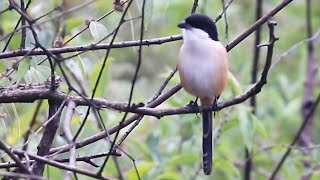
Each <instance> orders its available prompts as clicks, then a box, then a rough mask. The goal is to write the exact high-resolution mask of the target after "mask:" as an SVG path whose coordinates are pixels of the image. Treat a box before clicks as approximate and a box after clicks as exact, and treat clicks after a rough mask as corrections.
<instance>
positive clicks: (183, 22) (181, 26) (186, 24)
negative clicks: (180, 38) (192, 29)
mask: <svg viewBox="0 0 320 180" xmlns="http://www.w3.org/2000/svg"><path fill="white" fill-rule="evenodd" d="M189 26H190V25H189V24H188V23H187V22H186V21H185V20H183V21H181V22H180V23H179V24H178V27H179V28H181V29H187V28H188V27H189Z"/></svg>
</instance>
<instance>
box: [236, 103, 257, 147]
mask: <svg viewBox="0 0 320 180" xmlns="http://www.w3.org/2000/svg"><path fill="white" fill-rule="evenodd" d="M249 111H250V109H249V108H247V107H244V106H240V108H239V115H238V118H239V123H240V124H239V125H240V131H241V134H242V137H243V141H244V143H245V145H246V146H247V148H248V149H249V150H251V149H252V145H253V137H254V132H255V128H254V121H253V118H252V116H251V115H250V113H249Z"/></svg>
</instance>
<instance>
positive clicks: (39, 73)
mask: <svg viewBox="0 0 320 180" xmlns="http://www.w3.org/2000/svg"><path fill="white" fill-rule="evenodd" d="M50 72H51V70H50V68H49V67H47V66H43V65H39V66H36V67H30V69H29V70H28V71H27V73H26V74H25V76H24V80H25V82H26V83H27V84H34V83H43V82H44V81H46V80H47V79H48V78H49V77H50V74H51V73H50Z"/></svg>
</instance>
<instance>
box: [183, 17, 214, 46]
mask: <svg viewBox="0 0 320 180" xmlns="http://www.w3.org/2000/svg"><path fill="white" fill-rule="evenodd" d="M178 27H179V28H184V29H188V28H191V27H193V28H198V29H201V30H203V31H205V32H206V33H208V34H209V37H210V38H211V39H213V40H215V41H219V38H218V31H217V27H216V24H215V23H214V22H213V20H212V19H210V18H209V17H208V16H207V15H204V14H191V15H190V16H188V17H187V18H186V19H185V20H183V21H181V22H180V23H179V24H178Z"/></svg>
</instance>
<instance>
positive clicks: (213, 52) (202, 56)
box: [178, 14, 228, 175]
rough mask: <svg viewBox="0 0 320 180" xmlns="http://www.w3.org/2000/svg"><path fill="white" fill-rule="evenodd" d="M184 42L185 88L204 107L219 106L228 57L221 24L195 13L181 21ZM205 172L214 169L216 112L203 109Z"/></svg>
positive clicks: (180, 62) (182, 72) (181, 65)
mask: <svg viewBox="0 0 320 180" xmlns="http://www.w3.org/2000/svg"><path fill="white" fill-rule="evenodd" d="M178 27H179V28H181V29H182V37H183V41H184V43H183V45H182V46H181V48H180V52H179V57H178V72H179V76H180V81H181V84H182V87H183V88H184V89H185V91H187V92H188V93H189V94H191V95H193V96H196V97H199V99H200V102H201V105H202V106H213V109H215V107H217V100H218V98H219V96H220V94H221V93H222V91H223V89H224V88H225V86H226V84H227V76H228V57H227V51H226V49H225V47H224V46H223V45H222V44H221V43H220V42H219V39H218V32H217V27H216V25H215V23H214V22H213V20H211V19H210V18H209V17H208V16H206V15H204V14H192V15H190V16H189V17H187V18H186V19H185V20H183V21H181V22H180V23H179V24H178ZM202 121H203V122H202V124H203V137H202V138H203V140H202V151H203V171H204V173H205V174H206V175H210V174H211V171H212V111H203V112H202Z"/></svg>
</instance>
